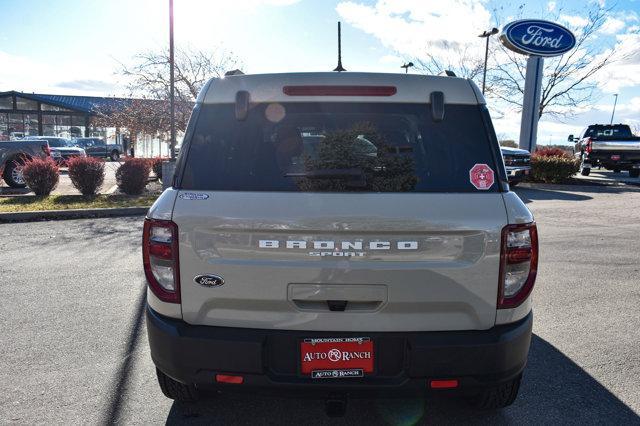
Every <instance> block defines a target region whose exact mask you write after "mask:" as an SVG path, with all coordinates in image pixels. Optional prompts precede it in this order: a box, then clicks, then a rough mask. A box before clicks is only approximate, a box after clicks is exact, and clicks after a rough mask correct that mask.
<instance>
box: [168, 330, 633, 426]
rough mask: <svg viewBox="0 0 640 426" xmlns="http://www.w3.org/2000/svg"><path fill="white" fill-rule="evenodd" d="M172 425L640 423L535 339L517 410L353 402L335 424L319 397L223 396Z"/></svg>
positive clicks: (451, 402)
mask: <svg viewBox="0 0 640 426" xmlns="http://www.w3.org/2000/svg"><path fill="white" fill-rule="evenodd" d="M166 423H167V424H169V425H180V424H367V425H370V424H391V425H410V424H416V423H421V424H424V423H426V424H450V423H465V424H469V423H471V424H487V423H490V424H496V423H497V424H507V423H509V424H510V423H517V424H558V423H560V424H567V423H570V424H602V423H606V424H639V423H640V417H638V416H637V415H636V414H635V413H634V412H633V411H632V410H631V409H630V408H629V407H628V406H627V405H625V404H624V403H623V402H622V401H620V400H619V399H618V398H617V397H616V396H615V395H613V394H612V393H611V392H609V391H608V390H607V389H606V388H605V387H604V386H602V385H601V384H600V383H599V382H598V381H597V380H595V379H594V378H593V377H591V376H590V375H589V374H588V373H587V372H586V371H584V370H583V369H582V368H581V367H579V366H578V365H577V364H575V363H574V362H573V361H571V360H570V359H569V358H567V357H566V356H565V355H564V354H562V352H560V351H559V350H558V349H556V348H555V347H554V346H553V345H551V344H550V343H548V342H546V341H545V340H543V339H541V338H539V337H538V336H535V335H534V337H533V340H532V346H531V351H530V353H529V365H528V367H527V369H526V370H525V378H524V381H523V385H522V387H521V389H520V396H519V397H518V399H517V400H516V402H515V404H514V405H513V406H511V407H509V408H507V409H504V410H502V411H499V412H482V411H476V410H474V409H472V408H470V407H469V406H468V405H466V403H465V402H464V401H462V400H459V399H450V398H447V399H445V398H437V397H431V398H428V399H427V400H426V402H425V401H423V400H422V399H420V398H415V399H375V400H372V399H368V400H366V399H361V400H358V399H353V400H350V401H349V405H348V408H347V414H346V416H345V417H344V418H340V419H331V418H328V417H326V415H325V413H324V403H323V401H322V400H318V399H294V400H292V399H284V398H276V397H265V396H257V395H252V394H244V395H243V394H220V395H215V396H214V397H211V398H208V399H205V400H203V401H201V402H199V403H197V404H182V403H177V402H176V403H174V404H173V405H172V407H171V410H170V412H169V414H168V416H167V422H166Z"/></svg>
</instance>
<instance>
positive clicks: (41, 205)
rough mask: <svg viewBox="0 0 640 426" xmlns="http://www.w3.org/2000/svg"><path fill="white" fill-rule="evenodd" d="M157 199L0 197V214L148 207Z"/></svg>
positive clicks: (66, 196) (76, 196) (120, 197)
mask: <svg viewBox="0 0 640 426" xmlns="http://www.w3.org/2000/svg"><path fill="white" fill-rule="evenodd" d="M156 198H158V196H157V195H138V196H132V195H120V194H117V195H116V194H113V195H96V196H93V197H85V196H83V195H50V196H48V197H35V196H17V197H0V213H9V212H24V211H36V210H37V211H42V210H69V209H101V208H113V207H149V206H151V204H153V202H154V201H155V200H156Z"/></svg>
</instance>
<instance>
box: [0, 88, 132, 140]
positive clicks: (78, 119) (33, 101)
mask: <svg viewBox="0 0 640 426" xmlns="http://www.w3.org/2000/svg"><path fill="white" fill-rule="evenodd" d="M126 101H127V99H123V98H107V97H96V96H69V95H45V94H41V93H22V92H16V91H10V92H0V140H7V139H11V138H12V136H13V137H15V136H37V135H41V136H62V137H82V136H102V137H106V136H108V135H106V134H104V133H106V129H104V128H99V129H98V128H92V127H91V122H90V120H91V117H92V116H93V115H95V111H96V110H97V109H102V110H105V109H108V108H112V107H114V106H116V105H118V103H119V102H120V103H121V102H126ZM114 133H115V129H114Z"/></svg>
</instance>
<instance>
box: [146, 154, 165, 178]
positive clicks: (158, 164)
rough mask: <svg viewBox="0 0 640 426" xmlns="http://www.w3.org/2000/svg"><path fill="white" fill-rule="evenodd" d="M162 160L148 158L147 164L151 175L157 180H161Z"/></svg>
mask: <svg viewBox="0 0 640 426" xmlns="http://www.w3.org/2000/svg"><path fill="white" fill-rule="evenodd" d="M164 160H165V159H164V158H150V159H149V163H150V164H151V169H152V170H153V173H154V174H155V175H156V176H157V177H158V179H160V180H162V162H163V161H164Z"/></svg>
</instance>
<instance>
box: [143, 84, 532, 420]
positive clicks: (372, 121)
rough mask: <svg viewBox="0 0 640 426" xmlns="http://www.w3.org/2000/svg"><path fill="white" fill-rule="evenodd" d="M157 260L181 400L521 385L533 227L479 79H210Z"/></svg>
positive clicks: (154, 241)
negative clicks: (513, 186)
mask: <svg viewBox="0 0 640 426" xmlns="http://www.w3.org/2000/svg"><path fill="white" fill-rule="evenodd" d="M143 258H144V259H143V260H144V270H145V275H146V278H147V281H148V292H147V301H148V308H147V311H146V315H147V329H148V335H149V344H150V348H151V356H152V358H153V362H154V363H155V365H156V367H157V375H158V380H159V383H160V387H161V389H162V391H163V392H164V394H165V395H166V396H168V397H169V398H173V399H176V400H182V401H188V400H194V399H196V398H197V397H198V393H199V391H201V390H204V389H211V390H248V391H260V390H265V389H267V390H272V391H276V390H282V391H290V392H291V393H294V394H297V393H299V391H309V392H310V393H312V394H315V395H318V396H322V395H324V396H326V397H327V398H333V399H327V401H329V402H330V403H332V404H334V407H340V406H341V405H340V401H343V400H344V398H346V397H347V396H349V395H358V394H368V393H372V392H373V393H377V394H382V395H385V396H392V395H401V394H405V393H408V394H423V393H427V392H444V393H461V394H464V395H466V396H469V397H470V399H471V400H473V401H475V403H476V405H477V406H478V407H481V408H491V409H494V408H500V407H504V406H507V405H509V404H511V403H512V402H513V401H514V399H515V398H516V395H517V392H518V388H519V385H520V379H521V376H522V371H523V369H524V367H525V364H526V360H527V354H528V351H529V344H530V340H531V326H532V313H531V291H532V288H533V285H534V281H535V277H536V269H537V259H538V242H537V232H536V225H535V223H534V221H533V216H532V215H531V213H530V212H529V210H528V209H527V208H526V206H525V205H524V204H523V202H522V201H521V200H520V199H519V198H518V197H517V196H516V195H515V194H514V193H513V192H510V191H509V186H508V183H507V177H506V174H505V168H504V164H503V161H502V157H501V155H500V148H499V146H498V142H497V140H496V136H495V132H494V129H493V127H492V124H491V119H490V117H489V113H488V112H487V109H486V107H485V101H484V98H483V96H482V94H481V93H480V91H479V90H478V88H477V87H476V86H475V84H474V83H473V82H471V81H469V80H466V79H461V78H452V77H436V76H419V75H405V74H367V73H299V74H297V73H296V74H265V75H234V76H229V77H225V78H222V79H217V78H215V79H212V80H210V81H209V82H208V83H207V84H206V86H205V87H204V88H203V89H202V91H201V93H200V95H199V97H198V100H197V103H196V106H195V108H194V110H193V114H192V116H191V119H190V121H189V125H188V128H187V131H186V135H185V138H184V143H183V145H182V149H181V151H180V155H179V158H178V161H177V164H176V171H175V175H174V176H173V180H172V186H171V188H169V189H167V190H166V191H165V192H164V193H163V194H162V195H161V196H160V198H159V199H158V200H157V201H156V202H155V204H154V205H153V206H152V207H151V209H150V210H149V213H148V216H147V218H146V220H145V224H144V237H143ZM285 393H286V392H285ZM336 401H337V402H336ZM342 406H343V405H342ZM337 409H338V410H339V408H337Z"/></svg>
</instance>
